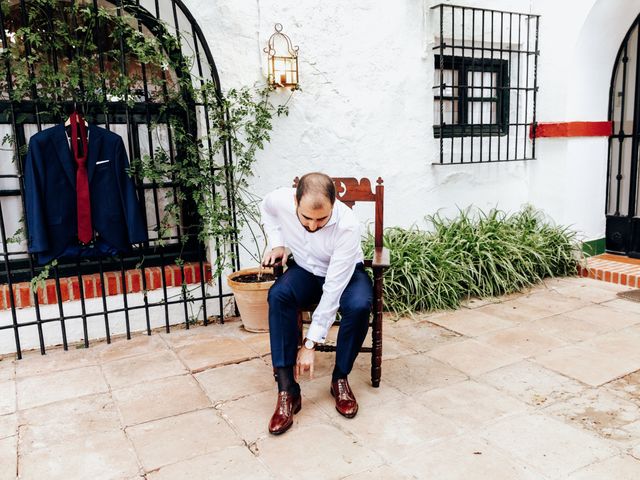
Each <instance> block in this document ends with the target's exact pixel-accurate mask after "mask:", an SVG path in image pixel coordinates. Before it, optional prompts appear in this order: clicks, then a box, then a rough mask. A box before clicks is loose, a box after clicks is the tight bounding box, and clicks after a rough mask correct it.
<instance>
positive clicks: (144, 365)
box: [102, 351, 187, 389]
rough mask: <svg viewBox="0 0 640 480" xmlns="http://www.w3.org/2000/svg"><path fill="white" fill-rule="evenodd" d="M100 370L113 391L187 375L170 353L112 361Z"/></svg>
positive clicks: (178, 361)
mask: <svg viewBox="0 0 640 480" xmlns="http://www.w3.org/2000/svg"><path fill="white" fill-rule="evenodd" d="M102 370H103V372H104V376H105V377H106V379H107V382H109V385H110V386H111V388H114V389H115V388H122V387H126V386H129V385H137V384H140V383H142V382H148V381H150V380H156V379H158V378H165V377H171V376H174V375H183V374H185V373H187V369H186V368H185V367H184V365H183V364H182V363H181V362H180V360H179V359H178V358H177V357H176V356H175V354H174V353H173V352H171V351H165V352H155V353H149V354H146V355H139V356H136V357H131V358H123V359H120V360H114V361H113V362H107V363H105V364H104V365H103V366H102Z"/></svg>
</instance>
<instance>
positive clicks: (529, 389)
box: [477, 360, 586, 407]
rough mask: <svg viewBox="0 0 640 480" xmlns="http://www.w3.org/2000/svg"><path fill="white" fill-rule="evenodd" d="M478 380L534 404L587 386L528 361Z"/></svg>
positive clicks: (547, 402) (573, 392)
mask: <svg viewBox="0 0 640 480" xmlns="http://www.w3.org/2000/svg"><path fill="white" fill-rule="evenodd" d="M477 380H478V381H479V382H482V383H487V384H489V385H492V386H493V387H495V388H497V389H498V390H500V391H503V392H505V393H508V394H509V395H512V396H513V397H516V398H518V399H519V400H521V401H523V402H525V403H527V404H528V405H531V406H533V407H539V406H543V405H549V404H552V403H555V402H557V401H558V400H562V399H564V398H567V397H571V396H573V395H576V394H578V393H580V392H581V391H583V390H584V389H585V388H586V386H585V385H583V384H582V383H580V382H578V381H576V380H574V379H572V378H569V377H565V376H564V375H560V374H559V373H556V372H553V371H551V370H549V369H546V368H544V367H543V366H541V365H538V364H537V363H533V362H531V361H528V360H523V361H521V362H518V363H514V364H512V365H507V366H506V367H502V368H499V369H497V370H493V371H492V372H489V373H485V374H484V375H481V376H479V377H478V378H477Z"/></svg>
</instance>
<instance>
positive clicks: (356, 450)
mask: <svg viewBox="0 0 640 480" xmlns="http://www.w3.org/2000/svg"><path fill="white" fill-rule="evenodd" d="M319 439H322V442H321V443H322V448H314V449H313V454H310V452H309V445H310V444H316V445H317V444H318V441H319ZM256 448H257V450H258V451H259V452H260V460H261V461H262V462H263V463H264V464H265V465H266V466H267V468H269V469H270V470H271V471H273V472H278V477H279V478H283V479H294V480H299V479H300V472H302V471H305V472H311V473H310V478H318V479H319V478H325V479H328V478H342V477H346V476H348V475H350V474H352V473H358V472H361V471H363V470H366V469H367V468H371V467H375V466H378V465H382V463H383V462H382V459H381V458H380V457H379V456H378V455H376V454H375V453H374V452H372V451H371V450H369V449H368V448H366V447H365V446H364V445H362V444H361V443H360V442H358V441H356V440H355V439H354V438H353V437H352V436H350V435H348V434H346V433H345V432H343V431H342V430H340V429H338V428H336V427H335V426H333V425H327V424H324V425H310V426H304V427H301V428H297V429H295V430H294V429H292V430H291V431H289V432H287V433H286V434H285V435H282V436H281V437H274V436H273V435H270V436H269V437H266V438H262V439H260V440H259V441H258V442H257V444H256Z"/></svg>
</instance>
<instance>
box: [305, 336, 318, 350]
mask: <svg viewBox="0 0 640 480" xmlns="http://www.w3.org/2000/svg"><path fill="white" fill-rule="evenodd" d="M304 348H306V349H307V350H313V349H314V348H316V342H314V341H313V340H310V339H308V338H305V339H304Z"/></svg>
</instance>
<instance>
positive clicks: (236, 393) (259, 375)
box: [195, 358, 276, 403]
mask: <svg viewBox="0 0 640 480" xmlns="http://www.w3.org/2000/svg"><path fill="white" fill-rule="evenodd" d="M195 379H196V380H197V381H198V383H199V384H200V385H201V386H202V388H203V389H204V390H205V392H206V393H207V395H208V397H209V399H210V400H211V402H213V403H218V402H225V401H229V400H236V399H238V398H241V397H245V396H247V395H253V394H255V393H260V392H264V391H271V392H273V391H274V390H275V388H276V383H275V381H274V378H273V369H272V368H271V367H269V366H268V365H267V364H266V363H265V362H264V360H262V359H261V358H256V359H254V360H249V361H247V362H242V363H238V364H234V365H226V366H223V367H217V368H212V369H210V370H206V371H204V372H201V373H198V374H196V375H195ZM238 379H241V380H242V381H238Z"/></svg>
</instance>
